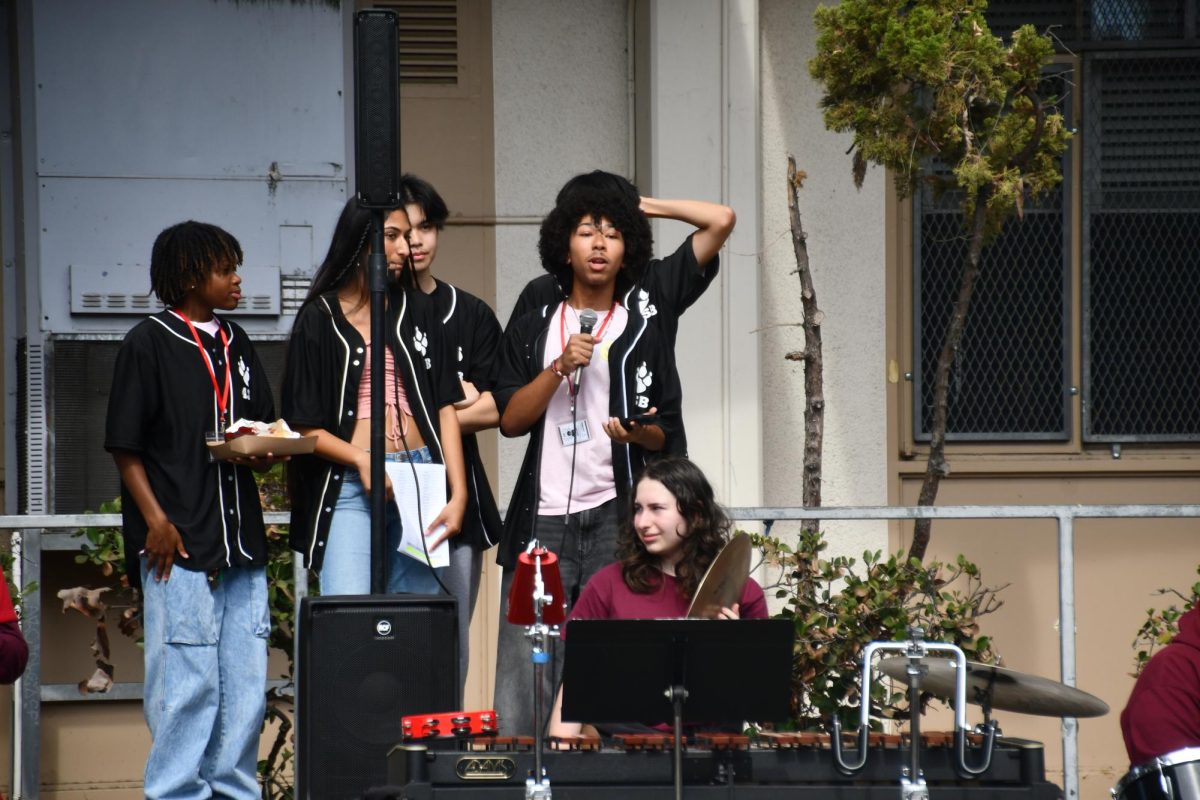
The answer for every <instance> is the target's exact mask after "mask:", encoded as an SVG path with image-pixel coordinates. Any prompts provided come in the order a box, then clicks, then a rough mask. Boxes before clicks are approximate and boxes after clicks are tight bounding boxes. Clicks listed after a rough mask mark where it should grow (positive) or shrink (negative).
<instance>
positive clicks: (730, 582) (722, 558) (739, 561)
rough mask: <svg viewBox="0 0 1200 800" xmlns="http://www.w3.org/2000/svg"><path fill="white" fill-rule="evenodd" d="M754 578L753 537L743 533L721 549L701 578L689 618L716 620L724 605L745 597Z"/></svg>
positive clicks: (727, 605)
mask: <svg viewBox="0 0 1200 800" xmlns="http://www.w3.org/2000/svg"><path fill="white" fill-rule="evenodd" d="M749 577H750V536H749V535H747V534H745V533H739V534H737V535H736V536H734V537H733V538H732V539H730V540H729V542H728V543H726V545H725V546H724V547H723V548H721V552H720V553H718V554H717V557H716V558H715V559H713V562H712V563H711V564H709V565H708V571H707V572H705V573H704V577H703V578H702V579H701V580H700V586H699V587H698V588H697V589H696V595H695V596H694V597H693V598H692V604H691V606H689V607H688V613H687V615H688V617H689V618H692V619H696V618H700V619H716V618H717V615H718V614H720V613H721V609H722V608H729V607H730V606H732V605H733V604H734V603H736V602H738V601H739V600H741V599H742V590H743V589H745V588H746V580H747V579H748V578H749Z"/></svg>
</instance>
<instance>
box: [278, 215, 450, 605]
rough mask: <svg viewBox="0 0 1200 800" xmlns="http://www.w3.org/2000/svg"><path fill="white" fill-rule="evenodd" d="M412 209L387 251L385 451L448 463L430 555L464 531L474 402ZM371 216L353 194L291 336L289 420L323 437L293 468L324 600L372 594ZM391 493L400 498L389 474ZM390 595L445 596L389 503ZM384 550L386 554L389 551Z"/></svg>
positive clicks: (306, 546)
mask: <svg viewBox="0 0 1200 800" xmlns="http://www.w3.org/2000/svg"><path fill="white" fill-rule="evenodd" d="M410 230H411V226H410V225H409V220H408V215H407V214H406V213H405V210H404V209H403V208H398V209H394V210H392V211H390V212H388V213H387V214H385V215H384V226H383V238H384V250H385V252H386V255H387V262H388V271H389V279H390V281H391V285H390V286H389V291H388V297H387V309H388V310H387V314H388V319H387V329H388V342H387V358H386V364H385V367H386V378H385V380H386V386H385V388H384V396H385V398H386V408H385V423H384V424H385V431H386V436H385V446H386V449H387V453H386V456H385V457H386V458H387V459H388V460H390V461H403V462H414V463H439V464H445V465H446V478H447V482H448V484H449V494H448V497H449V500H448V502H447V503H446V506H445V507H444V508H442V509H441V510H440V511H439V512H438V514H437V516H436V518H434V520H433V522H432V523H431V524H430V525H429V527H428V528H427V530H426V531H425V534H426V544H427V546H428V548H429V549H430V550H433V549H435V548H437V547H439V546H442V545H443V543H444V542H446V540H447V539H449V538H450V537H452V536H455V535H457V534H458V532H459V531H460V530H461V529H462V525H463V515H464V513H465V511H466V507H467V485H466V477H465V476H466V473H465V470H464V466H463V449H462V436H461V435H460V432H459V425H458V417H457V415H456V412H455V408H454V404H455V403H456V402H458V401H460V400H461V399H462V397H463V394H462V386H461V384H460V383H459V380H458V374H457V373H456V372H455V370H454V361H453V360H452V358H451V356H450V353H449V340H448V339H447V338H446V337H445V336H443V335H442V326H441V324H440V319H439V318H438V317H436V315H435V311H436V310H435V309H434V308H433V306H432V304H431V302H430V301H429V299H428V298H427V297H426V296H425V295H424V294H423V293H422V292H420V291H417V290H416V289H415V287H414V285H413V276H412V269H411V266H410V263H409V257H410V253H409V246H408V239H407V236H408V234H409V231H410ZM370 233H371V212H370V211H369V210H368V209H366V208H363V207H362V206H360V205H359V203H358V200H357V199H355V198H351V199H350V200H349V201H348V202H347V203H346V205H345V207H344V208H343V209H342V214H341V216H340V217H339V219H338V222H337V225H336V227H335V228H334V232H333V240H332V242H331V243H330V245H329V252H328V253H327V254H326V256H325V260H324V261H323V262H322V263H321V265H320V267H319V268H318V269H317V272H316V274H315V275H314V276H313V280H312V285H311V287H310V288H309V291H308V295H307V297H306V298H305V301H304V303H303V305H301V307H300V310H299V312H297V314H296V320H295V322H294V323H293V325H292V334H291V338H290V340H289V342H288V351H287V361H286V365H285V367H284V380H283V389H282V390H281V392H282V403H283V417H284V419H285V420H287V422H288V424H289V425H291V427H292V428H293V429H295V430H297V431H299V432H300V433H302V434H304V435H306V436H316V437H317V443H316V450H315V452H314V453H313V454H312V455H307V456H298V457H297V458H295V459H293V460H292V463H291V465H290V468H289V470H288V484H289V494H290V496H291V506H292V519H291V526H290V528H289V532H290V533H289V535H290V539H291V545H292V547H293V548H294V549H295V550H297V551H299V552H301V553H303V554H304V558H305V562H306V563H307V565H308V567H309V568H310V569H313V570H317V571H319V572H320V580H321V593H322V594H324V595H348V594H368V593H370V591H371V558H372V554H371V512H370V503H369V495H370V492H371V491H372V489H373V487H372V486H371V458H370V452H369V448H370V446H371V419H370V417H371V364H370V339H371V308H370V293H369V289H368V283H367V269H368V266H367V264H368V256H369V254H370V252H371V247H370V241H369V239H370ZM383 490H384V491H385V492H387V494H388V498H389V500H390V499H391V498H392V494H393V489H392V484H391V480H390V479H388V480H387V483H386V485H385V486H384V487H383ZM387 537H388V547H387V555H386V557H387V559H388V569H387V574H388V582H387V586H386V587H385V588H386V590H387V591H388V592H389V593H400V592H411V593H420V594H436V593H438V592H439V591H440V590H441V588H442V582H441V580H440V578H439V576H438V575H437V574H436V572H440V571H441V570H437V571H435V570H433V569H431V568H430V567H429V566H428V565H427V564H424V563H421V562H419V561H417V560H416V559H414V558H410V557H409V556H407V555H405V554H404V553H402V552H400V549H399V548H400V540H401V524H400V514H399V511H398V509H397V508H396V506H395V504H394V503H389V504H388V518H387ZM380 557H382V556H380Z"/></svg>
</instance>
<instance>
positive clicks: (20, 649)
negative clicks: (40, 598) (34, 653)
mask: <svg viewBox="0 0 1200 800" xmlns="http://www.w3.org/2000/svg"><path fill="white" fill-rule="evenodd" d="M28 661H29V645H27V644H25V637H24V636H23V635H22V634H21V627H20V626H19V625H17V623H16V622H0V683H12V682H13V681H15V680H16V679H17V678H19V677H21V673H22V672H24V671H25V664H26V663H27V662H28Z"/></svg>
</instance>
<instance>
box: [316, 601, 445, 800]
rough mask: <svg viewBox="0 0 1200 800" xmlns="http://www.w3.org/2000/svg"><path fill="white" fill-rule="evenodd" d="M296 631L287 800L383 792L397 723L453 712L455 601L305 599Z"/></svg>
mask: <svg viewBox="0 0 1200 800" xmlns="http://www.w3.org/2000/svg"><path fill="white" fill-rule="evenodd" d="M299 632H300V642H301V648H300V675H299V685H298V686H297V693H298V697H297V700H298V703H297V713H298V719H297V726H296V727H297V731H298V733H297V740H296V757H297V762H298V763H297V771H296V797H297V798H299V800H359V798H361V797H362V795H363V793H364V792H365V791H366V790H367V789H368V788H369V787H371V786H379V785H382V784H385V783H387V754H388V751H390V750H391V749H392V747H393V746H394V745H396V744H399V743H400V741H401V730H400V718H401V717H402V716H404V715H406V714H423V713H425V712H446V711H455V710H457V704H458V685H459V678H458V611H457V600H456V599H455V598H453V597H450V596H447V595H387V596H382V597H376V596H370V595H367V596H361V597H306V598H305V599H304V600H303V601H301V604H300V621H299Z"/></svg>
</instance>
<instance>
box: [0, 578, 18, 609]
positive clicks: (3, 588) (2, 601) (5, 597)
mask: <svg viewBox="0 0 1200 800" xmlns="http://www.w3.org/2000/svg"><path fill="white" fill-rule="evenodd" d="M16 621H17V612H16V609H14V608H13V602H12V596H11V595H9V593H8V581H7V580H5V577H4V570H0V622H16Z"/></svg>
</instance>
